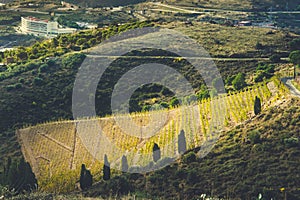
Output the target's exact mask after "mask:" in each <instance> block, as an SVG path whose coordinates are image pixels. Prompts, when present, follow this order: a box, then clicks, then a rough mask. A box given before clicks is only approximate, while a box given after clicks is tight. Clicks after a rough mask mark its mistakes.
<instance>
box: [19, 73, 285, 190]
mask: <svg viewBox="0 0 300 200" xmlns="http://www.w3.org/2000/svg"><path fill="white" fill-rule="evenodd" d="M272 85H273V86H275V87H274V88H272V90H271V89H269V88H271V86H272ZM284 92H285V91H284V90H283V86H282V84H281V83H280V81H279V80H278V79H274V81H273V82H271V83H262V84H259V85H255V86H254V87H251V88H246V89H244V90H243V91H240V92H236V93H232V94H224V95H220V96H218V97H215V98H213V99H205V100H203V101H201V102H198V103H196V104H194V105H188V106H180V107H178V108H172V109H170V110H159V111H151V112H144V113H132V114H131V115H119V116H114V117H106V118H96V119H85V120H77V121H60V122H54V123H47V124H42V125H38V126H35V127H28V128H24V129H22V130H19V131H17V135H18V138H19V141H20V143H21V146H22V152H23V154H24V156H25V158H26V160H27V161H29V162H30V164H31V166H32V168H33V171H34V173H35V174H36V176H37V178H38V182H39V186H40V190H42V191H48V192H56V193H61V192H67V191H70V190H73V189H74V188H75V185H76V184H75V183H76V182H77V181H78V180H79V174H80V167H81V164H83V163H84V164H85V165H86V166H87V168H89V169H90V170H91V172H92V174H93V176H94V179H95V180H99V179H100V178H101V176H102V165H103V157H104V154H107V155H108V159H109V161H110V162H111V166H112V167H113V168H114V169H120V167H121V157H122V155H123V154H125V155H126V156H127V159H128V164H129V165H130V166H135V165H139V166H145V165H147V164H148V163H149V162H151V161H152V148H153V144H154V142H155V143H157V144H158V145H159V147H160V149H161V156H162V158H164V157H174V155H176V154H177V152H178V147H177V137H178V134H179V132H180V130H184V131H185V136H186V142H187V148H188V149H191V148H194V147H197V146H200V145H201V144H202V143H203V142H204V141H205V140H207V139H209V138H210V137H211V135H210V134H211V132H212V131H221V130H225V129H229V128H231V127H232V126H234V125H237V124H239V123H242V122H243V121H245V120H247V119H250V118H251V117H252V116H254V114H253V107H254V99H255V96H258V97H259V98H260V99H261V102H262V107H263V109H265V108H266V107H267V106H269V105H270V103H269V102H272V101H273V100H272V99H274V98H273V97H275V99H276V98H277V97H278V95H282V94H284ZM163 116H165V118H163ZM130 118H131V119H132V122H133V123H135V124H136V125H137V126H138V127H142V126H147V125H148V124H149V123H150V121H151V118H155V119H156V120H158V121H164V123H163V124H161V125H160V127H158V129H157V131H156V132H155V133H156V134H155V135H153V136H151V137H143V138H140V137H139V136H140V135H143V134H145V133H146V131H147V130H144V132H142V131H141V132H138V133H136V132H135V131H137V130H136V129H134V128H132V127H130V123H128V122H129V121H128V120H129V119H130ZM115 119H118V123H117V122H116V120H115ZM120 124H121V125H122V126H123V127H120V126H119V125H120ZM126 126H127V127H126ZM151 128H154V127H149V129H151ZM128 130H132V132H131V133H129V132H128ZM140 130H142V128H141V129H140Z"/></svg>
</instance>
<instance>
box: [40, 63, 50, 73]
mask: <svg viewBox="0 0 300 200" xmlns="http://www.w3.org/2000/svg"><path fill="white" fill-rule="evenodd" d="M48 68H49V65H48V64H42V65H41V66H40V68H39V73H43V72H47V71H48Z"/></svg>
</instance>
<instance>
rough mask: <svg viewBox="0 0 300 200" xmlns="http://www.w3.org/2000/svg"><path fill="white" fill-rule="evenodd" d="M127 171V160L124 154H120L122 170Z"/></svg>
mask: <svg viewBox="0 0 300 200" xmlns="http://www.w3.org/2000/svg"><path fill="white" fill-rule="evenodd" d="M127 171H128V161H127V157H126V156H125V155H123V156H122V172H127Z"/></svg>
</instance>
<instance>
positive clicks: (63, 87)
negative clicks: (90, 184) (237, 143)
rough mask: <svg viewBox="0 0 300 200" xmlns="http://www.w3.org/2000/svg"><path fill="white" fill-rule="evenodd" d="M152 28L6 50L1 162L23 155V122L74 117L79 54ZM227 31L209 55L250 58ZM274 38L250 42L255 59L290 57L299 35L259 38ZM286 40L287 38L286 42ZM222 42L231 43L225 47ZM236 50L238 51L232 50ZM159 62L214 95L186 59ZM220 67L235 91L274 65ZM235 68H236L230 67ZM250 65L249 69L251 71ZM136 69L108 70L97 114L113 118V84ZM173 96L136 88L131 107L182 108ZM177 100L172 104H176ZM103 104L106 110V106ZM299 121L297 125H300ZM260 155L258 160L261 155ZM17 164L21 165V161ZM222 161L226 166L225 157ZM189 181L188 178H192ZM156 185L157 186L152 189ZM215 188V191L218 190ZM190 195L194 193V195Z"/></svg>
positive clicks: (126, 64)
mask: <svg viewBox="0 0 300 200" xmlns="http://www.w3.org/2000/svg"><path fill="white" fill-rule="evenodd" d="M148 25H149V24H148V22H144V23H134V24H125V25H122V26H111V27H109V28H107V29H99V30H92V31H81V32H79V33H76V34H72V35H61V36H59V37H58V38H55V39H51V40H47V41H42V42H38V43H36V44H35V45H33V46H31V47H25V48H22V47H20V48H18V49H17V50H14V51H10V52H5V53H4V54H3V55H1V61H2V62H8V63H11V64H9V65H7V66H6V67H1V70H0V71H1V73H0V81H1V82H0V84H1V87H0V99H1V104H0V110H1V116H0V146H1V149H0V163H5V162H4V160H5V159H4V157H7V155H10V156H12V157H20V155H21V154H20V148H19V146H18V144H17V142H16V138H15V136H14V130H15V129H16V128H20V127H22V126H23V125H24V124H33V125H34V124H37V123H40V122H44V121H49V120H51V121H55V120H58V119H59V118H64V119H72V113H71V95H72V88H73V83H74V79H75V75H76V72H77V69H78V67H79V66H80V64H81V63H82V61H83V59H84V58H85V55H84V54H83V53H80V52H82V50H85V49H87V48H89V47H92V46H94V45H96V44H99V43H100V42H102V41H103V40H105V39H106V38H108V37H110V36H112V35H114V34H117V33H120V32H122V31H125V30H128V29H132V28H136V27H143V26H148ZM211 26H212V27H210V26H208V27H209V28H211V29H213V30H216V29H215V28H216V26H215V25H211ZM180 29H181V28H179V29H178V30H180ZM184 29H185V31H186V32H187V33H188V30H187V29H186V28H184ZM193 29H194V27H193ZM228 30H229V29H228ZM228 30H227V28H226V29H225V31H224V32H225V33H226V35H227V36H228V38H229V39H224V41H222V39H220V37H221V35H222V34H221V35H217V36H216V38H214V39H213V40H208V41H207V42H205V47H210V48H209V49H210V52H213V55H215V56H220V57H227V56H228V55H229V56H230V57H236V58H237V57H243V56H244V55H246V54H248V53H249V51H248V50H246V49H239V47H240V46H241V45H242V44H243V42H239V41H238V43H236V41H235V42H233V43H230V42H228V41H230V34H231V33H230V32H227V31H228ZM237 31H246V32H243V34H247V33H249V32H247V29H241V30H239V29H238V30H237ZM248 31H249V30H248ZM190 34H191V32H190ZM269 34H271V35H272V34H275V35H273V36H272V37H270V38H272V42H273V43H272V45H270V43H268V40H265V39H264V40H262V41H259V42H261V43H262V49H261V46H259V47H260V48H259V49H257V48H256V46H255V45H256V44H257V41H256V40H257V39H256V40H255V42H253V41H252V40H251V41H249V43H248V44H250V46H251V48H253V49H252V50H254V53H253V54H251V55H255V56H258V57H265V56H266V57H269V56H271V55H272V54H273V52H274V49H273V48H274V46H275V47H276V48H278V50H279V51H280V52H281V53H280V55H281V56H282V57H286V56H287V55H288V50H289V49H288V48H287V45H286V44H287V43H288V42H290V41H292V40H293V38H294V37H295V36H294V35H289V34H287V35H284V34H283V33H282V32H277V31H275V32H272V33H268V32H267V31H266V30H263V31H262V32H261V34H259V37H261V36H266V37H269ZM202 36H203V34H202V33H201V34H200V35H196V37H198V38H197V39H198V40H201V37H202ZM223 36H224V34H223V35H222V37H223ZM257 37H258V36H257ZM259 37H258V38H259ZM273 37H274V38H276V41H278V40H279V41H281V42H280V43H278V44H277V43H275V42H274V41H275V40H273ZM282 38H284V39H283V40H281V39H282ZM227 40H228V41H227ZM247 42H248V41H247ZM223 44H226V45H224V46H223ZM235 44H239V45H235ZM215 45H218V49H215V47H214V46H215ZM243 45H244V44H243ZM233 46H234V47H235V48H231V47H233ZM74 52H78V53H75V54H74ZM137 53H140V52H137ZM142 53H143V55H155V53H160V52H155V51H144V52H142ZM249 57H250V56H249ZM149 61H151V60H149V59H148V60H145V59H137V60H135V63H134V65H135V66H137V65H139V64H142V63H145V62H149ZM274 61H276V60H274ZM160 62H161V63H164V64H166V65H169V66H171V67H173V68H175V69H178V70H179V71H180V72H181V73H183V74H184V75H185V76H186V77H187V79H188V80H189V81H190V82H191V83H192V85H193V87H194V88H196V89H197V91H198V93H197V97H198V99H203V98H207V97H208V96H207V94H209V93H208V90H207V89H208V88H203V87H201V85H202V83H203V82H202V80H201V77H200V76H199V74H194V73H193V69H192V68H191V66H189V64H188V63H186V61H184V60H183V61H182V62H174V60H173V59H169V58H161V59H160ZM267 62H268V61H267ZM244 63H246V64H244ZM217 65H218V67H219V69H220V71H221V73H222V75H223V79H224V80H225V79H226V78H227V77H229V76H232V77H233V79H232V87H233V88H234V89H236V90H238V89H242V88H244V87H245V86H246V85H247V84H249V80H247V79H246V78H248V77H247V75H248V74H247V73H249V72H254V71H255V70H256V73H257V74H258V75H260V74H263V75H262V78H260V79H259V80H258V79H257V81H255V82H260V81H263V80H264V79H265V78H270V76H272V75H273V72H272V67H270V66H269V65H264V64H261V66H264V67H263V68H259V69H256V67H257V65H258V61H236V60H232V61H217ZM119 66H123V68H121V69H120V67H119ZM231 66H233V67H232V68H231ZM245 66H247V67H245ZM248 66H250V67H249V68H248ZM131 67H132V60H130V59H122V60H121V59H118V60H116V61H115V62H114V63H113V64H112V65H111V67H110V68H109V69H108V70H107V71H106V72H105V74H104V76H103V77H104V78H103V79H102V80H101V81H102V82H101V83H106V84H108V85H103V84H99V87H98V90H97V95H96V96H97V99H96V100H97V101H98V102H100V101H101V102H102V104H97V111H98V114H99V115H100V116H104V115H107V114H110V110H111V109H110V107H109V105H110V104H109V103H108V102H109V97H110V95H111V91H112V89H113V86H114V84H115V82H116V80H117V78H118V77H119V76H121V75H122V74H124V73H126V71H128V70H130V68H131ZM273 70H274V69H273ZM238 72H243V73H244V74H238ZM236 74H238V75H236ZM270 74H271V75H270ZM112 75H114V76H113V77H114V78H113V79H112V78H111V77H112ZM233 75H234V76H233ZM260 77H261V76H260ZM247 82H248V83H247ZM228 86H230V87H231V85H230V84H228ZM149 89H150V90H151V92H150V93H148V94H146V95H145V94H143V92H144V91H146V90H149ZM172 97H173V94H172V93H171V92H170V91H168V90H167V89H166V88H163V87H161V86H158V85H147V86H145V87H144V88H141V89H140V90H137V91H136V93H135V94H134V95H133V97H132V99H131V105H132V109H131V111H141V110H147V106H149V103H148V102H149V101H147V100H149V99H156V100H155V101H154V103H159V104H161V105H163V106H164V107H172V105H176V104H177V103H176V102H175V101H176V99H173V98H172ZM172 101H173V103H171V102H172ZM296 103H297V102H296ZM103 104H104V105H105V106H103ZM298 112H299V111H298ZM295 123H296V124H297V123H298V122H295ZM237 130H238V129H237ZM234 138H235V137H234ZM251 138H252V137H251ZM253 138H258V137H257V135H255V134H254V136H253ZM285 139H287V140H286V143H290V141H289V138H285ZM251 140H252V139H251ZM290 140H291V143H292V144H293V143H294V139H290ZM253 141H257V139H253ZM274 144H275V143H274ZM247 145H248V144H247ZM247 145H246V147H247V148H248V147H249V146H247ZM275 145H279V143H278V144H277V143H276V144H275ZM292 146H293V145H292ZM242 147H243V148H244V146H243V145H242V146H241V148H242ZM246 147H245V148H246ZM235 150H236V149H235ZM235 153H236V152H235ZM295 154H296V153H295ZM235 155H236V154H235ZM239 156H240V155H239V154H238V155H237V157H239ZM241 156H244V155H241ZM256 156H257V157H258V155H256ZM191 157H192V158H188V159H185V160H186V161H184V162H190V160H192V161H193V160H195V159H194V158H193V157H194V156H191ZM15 162H16V163H17V161H15ZM208 162H209V161H208ZM211 162H213V161H211ZM220 162H222V159H221V161H220ZM2 165H3V164H2ZM175 166H176V165H175ZM191 166H192V165H191ZM2 167H4V166H2ZM176 167H177V166H176ZM181 168H182V169H186V168H188V166H187V165H180V167H178V169H181ZM171 169H174V168H171ZM203 170H204V171H205V170H208V169H206V168H204V169H203ZM253 170H255V169H253ZM289 170H290V169H289ZM0 171H1V166H0ZM2 171H3V170H2ZM3 172H4V171H3ZM205 172H207V171H205ZM4 173H5V172H4ZM178 173H179V176H178V177H181V175H180V173H181V172H178ZM195 173H196V172H193V173H192V174H190V175H189V176H190V177H193V176H194V175H195ZM203 173H204V172H203ZM207 173H208V172H207ZM228 173H229V172H228ZM232 173H233V172H231V174H230V175H231V176H233V174H232ZM249 173H250V172H249ZM251 173H252V172H251ZM251 173H250V174H251ZM172 175H174V174H172ZM177 175H178V174H177ZM196 175H197V173H196ZM251 175H252V174H251ZM204 176H205V175H204ZM207 176H208V175H207ZM249 176H250V175H249ZM174 177H176V176H174ZM182 177H185V173H183V175H182ZM185 178H187V176H186V177H185ZM213 178H216V177H213ZM140 180H143V179H141V178H139V177H138V179H137V181H140ZM151 180H152V181H150V180H149V181H150V182H151V183H150V191H151V192H152V194H154V193H155V192H157V191H156V190H157V189H155V185H154V183H155V181H156V178H153V179H151ZM188 180H190V181H191V183H188V184H187V185H189V184H190V185H191V184H194V183H193V181H192V180H191V178H190V179H188ZM216 180H217V181H218V180H219V179H217V178H216ZM112 181H116V182H111V184H115V183H119V182H118V181H120V184H119V185H120V187H121V186H122V189H120V191H122V190H123V189H124V188H125V189H124V190H125V193H126V187H127V184H126V183H127V182H126V178H125V179H122V178H115V179H113V180H112ZM130 181H132V179H130ZM143 181H145V180H143ZM159 181H163V184H165V185H164V186H163V187H165V186H166V185H168V184H169V182H167V181H166V182H164V181H165V180H160V179H159ZM170 181H174V182H175V181H176V180H170ZM181 182H184V181H183V180H179V183H178V182H176V183H175V184H174V185H173V186H174V188H175V189H183V190H184V191H185V189H184V188H179V185H181ZM213 182H214V181H213ZM229 182H230V181H229ZM177 183H178V184H177ZM206 183H207V182H206ZM211 183H212V182H209V184H211ZM184 184H185V183H183V185H184ZM214 184H215V183H214ZM230 184H233V183H230ZM230 184H229V185H230ZM241 185H242V184H241ZM152 186H153V188H152V189H151V187H152ZM203 186H205V185H204V184H203V185H201V187H202V188H203ZM105 187H106V186H105ZM105 187H104V188H105ZM143 187H144V186H143V185H142V186H141V187H140V186H137V190H139V189H141V190H142V188H143ZM180 187H181V186H180ZM232 187H234V188H237V190H235V191H244V190H243V189H239V187H238V186H236V187H235V186H232ZM241 187H242V186H241ZM174 188H172V187H171V189H170V190H172V192H171V193H170V195H174V196H176V195H177V194H175V192H174V191H173V190H175V189H174ZM189 189H190V188H189ZM192 190H193V191H194V189H192ZM195 190H196V189H195ZM213 190H215V189H214V188H213ZM216 190H217V191H221V189H216ZM128 191H129V189H128ZM188 191H190V190H188ZM188 191H185V192H183V195H185V194H189V192H188ZM210 191H211V190H209V191H204V192H210ZM250 191H251V190H250ZM229 193H230V191H229ZM101 194H102V192H101ZM190 194H192V192H191V193H190ZM218 194H222V193H218ZM236 194H240V193H239V192H237V193H236ZM251 194H252V193H250V192H249V195H251ZM158 195H159V196H163V195H164V194H161V193H158ZM276 195H277V194H276Z"/></svg>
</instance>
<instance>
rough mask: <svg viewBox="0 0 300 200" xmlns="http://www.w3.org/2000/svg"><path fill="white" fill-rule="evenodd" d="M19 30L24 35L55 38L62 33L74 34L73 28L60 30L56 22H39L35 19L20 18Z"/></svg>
mask: <svg viewBox="0 0 300 200" xmlns="http://www.w3.org/2000/svg"><path fill="white" fill-rule="evenodd" d="M20 30H21V32H22V33H25V34H32V35H36V36H44V37H55V36H57V35H59V34H63V33H74V32H75V31H76V29H74V28H60V27H59V24H58V22H55V21H48V20H41V19H37V18H35V17H22V19H21V27H20Z"/></svg>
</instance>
